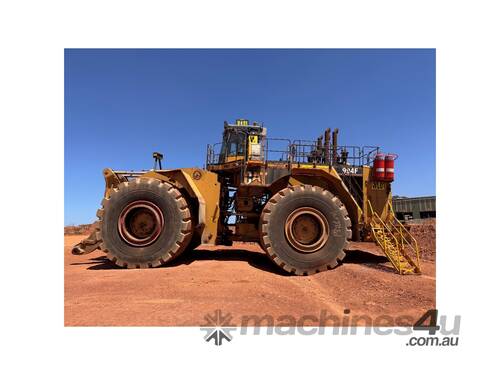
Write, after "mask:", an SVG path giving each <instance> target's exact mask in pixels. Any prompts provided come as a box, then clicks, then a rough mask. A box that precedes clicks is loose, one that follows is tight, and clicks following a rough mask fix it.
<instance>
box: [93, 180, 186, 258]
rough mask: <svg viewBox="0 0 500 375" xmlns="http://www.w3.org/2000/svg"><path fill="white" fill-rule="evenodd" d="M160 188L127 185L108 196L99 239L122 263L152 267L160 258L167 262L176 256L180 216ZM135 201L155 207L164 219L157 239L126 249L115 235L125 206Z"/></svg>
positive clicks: (173, 203) (126, 246)
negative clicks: (144, 202)
mask: <svg viewBox="0 0 500 375" xmlns="http://www.w3.org/2000/svg"><path fill="white" fill-rule="evenodd" d="M162 184H163V183H162V182H152V183H141V184H135V183H130V184H128V186H126V187H123V188H121V189H119V190H118V192H115V193H114V194H112V195H111V197H110V199H109V201H108V204H107V207H106V208H105V211H104V217H103V224H102V237H103V242H104V244H105V247H106V248H107V249H108V250H109V251H111V252H112V253H113V255H115V256H116V257H117V258H119V259H120V260H121V261H122V262H125V263H128V264H141V263H152V262H154V261H156V260H158V259H159V258H165V259H168V258H170V257H173V256H174V255H175V249H176V248H177V247H178V246H177V245H176V241H177V235H176V234H177V233H180V231H181V229H182V216H181V214H180V212H179V209H178V206H177V204H176V201H175V198H174V197H172V196H171V195H170V194H168V192H167V190H168V187H166V186H162ZM168 186H169V187H170V185H168ZM138 200H145V201H149V202H151V203H154V204H155V205H156V206H157V207H158V208H159V209H160V210H161V212H162V214H163V218H164V225H163V228H162V230H161V232H160V235H159V237H158V238H157V239H156V240H155V241H154V242H153V243H152V244H151V245H149V246H145V247H136V246H131V245H129V244H128V243H127V242H125V241H124V240H123V239H122V238H121V236H120V234H119V231H118V221H119V216H120V213H121V212H122V210H123V209H124V208H125V207H126V206H127V205H128V204H130V203H132V202H134V201H138Z"/></svg>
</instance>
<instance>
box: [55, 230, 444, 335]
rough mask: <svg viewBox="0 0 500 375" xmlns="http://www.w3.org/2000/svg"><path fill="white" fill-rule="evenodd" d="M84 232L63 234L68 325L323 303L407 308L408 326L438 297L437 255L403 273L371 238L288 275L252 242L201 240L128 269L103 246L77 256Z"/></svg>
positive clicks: (301, 311) (198, 321)
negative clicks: (206, 244)
mask: <svg viewBox="0 0 500 375" xmlns="http://www.w3.org/2000/svg"><path fill="white" fill-rule="evenodd" d="M83 238H85V236H83V235H67V236H65V238H64V244H65V247H64V276H65V301H64V309H65V325H66V326H199V325H203V324H204V323H205V319H204V316H205V315H206V314H213V312H214V311H215V310H217V309H221V310H222V312H223V313H231V315H232V317H233V320H232V322H233V323H235V324H237V325H239V324H241V317H242V316H243V315H251V314H257V315H259V316H263V315H266V314H270V315H272V316H273V317H274V319H277V320H279V316H282V315H291V316H293V317H294V318H295V319H299V318H300V316H303V315H306V314H307V315H314V316H316V317H319V316H320V313H321V311H322V310H325V311H326V312H327V313H328V314H333V315H336V316H337V317H342V316H347V317H350V318H352V317H354V316H360V315H367V316H368V318H369V319H372V321H373V319H375V318H376V317H377V316H380V315H389V316H391V317H393V318H395V317H402V316H403V315H404V316H406V318H404V322H406V325H408V324H409V323H413V322H415V321H416V320H417V319H418V318H419V317H420V316H421V315H422V314H423V313H424V312H425V311H427V310H428V309H431V308H434V307H435V303H436V299H435V296H436V281H435V264H434V262H433V261H432V260H428V259H424V260H423V261H422V269H423V274H422V275H420V276H400V275H398V274H396V273H395V272H394V270H393V269H392V268H391V265H390V263H388V262H387V261H386V259H385V257H383V256H381V253H380V251H379V249H378V248H377V247H376V246H375V245H374V244H372V243H353V244H352V246H351V250H350V251H349V252H348V254H347V256H346V258H345V259H344V263H343V264H342V265H341V266H339V267H337V268H336V269H334V270H331V271H327V272H322V273H319V274H316V275H313V276H300V277H298V276H288V275H284V274H282V273H281V271H280V270H279V269H277V268H276V267H275V266H274V264H273V263H272V262H271V261H270V260H269V259H268V258H267V256H266V255H265V253H264V252H263V251H262V250H261V249H260V247H259V246H258V245H253V244H236V245H233V246H232V247H223V246H218V247H216V248H203V247H200V248H198V249H196V250H194V251H193V252H191V253H190V254H184V255H183V257H182V259H179V260H178V261H177V263H175V264H172V265H169V266H166V267H160V268H155V269H130V270H128V269H120V268H118V267H116V266H115V265H114V264H112V263H111V262H109V261H108V260H107V259H106V257H105V256H104V253H102V252H101V251H95V252H93V253H90V254H87V255H83V256H75V255H72V254H71V247H72V246H73V245H74V244H76V243H77V242H79V241H80V240H82V239H83ZM344 309H350V313H349V314H348V315H345V314H344ZM363 322H365V320H363V321H361V323H358V324H357V325H366V323H363ZM313 325H317V323H316V324H313ZM325 325H339V324H337V323H335V322H326V323H325ZM340 325H344V324H340ZM347 325H356V324H353V323H349V322H348V323H347ZM368 325H371V324H368ZM376 325H394V324H390V323H384V322H383V321H379V322H378V323H377V324H376ZM395 325H399V324H395Z"/></svg>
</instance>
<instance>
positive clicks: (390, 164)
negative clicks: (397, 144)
mask: <svg viewBox="0 0 500 375" xmlns="http://www.w3.org/2000/svg"><path fill="white" fill-rule="evenodd" d="M397 158H398V156H397V155H395V154H387V155H385V178H384V180H385V181H387V182H392V181H394V160H396V159H397Z"/></svg>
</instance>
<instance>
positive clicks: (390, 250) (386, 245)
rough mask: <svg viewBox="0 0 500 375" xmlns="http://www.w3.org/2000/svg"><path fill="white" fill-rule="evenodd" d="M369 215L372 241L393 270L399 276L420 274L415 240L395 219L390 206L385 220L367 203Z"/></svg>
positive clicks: (418, 255)
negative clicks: (381, 251)
mask: <svg viewBox="0 0 500 375" xmlns="http://www.w3.org/2000/svg"><path fill="white" fill-rule="evenodd" d="M368 206H369V208H370V213H371V222H370V223H371V224H370V226H371V232H372V235H373V239H374V240H375V242H376V243H377V244H378V246H379V247H380V248H381V249H382V250H383V251H384V253H385V255H386V256H387V258H388V259H389V260H390V262H391V263H392V265H393V266H394V268H395V269H396V270H397V271H398V272H399V273H400V274H401V275H408V274H419V273H420V254H419V248H418V243H417V240H416V239H415V238H414V237H413V236H412V235H411V234H410V232H408V230H407V229H406V228H405V227H404V225H403V224H402V223H401V222H400V221H399V220H398V219H396V216H395V215H394V211H393V209H392V205H391V204H390V203H389V209H390V213H389V215H388V219H387V220H385V221H384V220H382V218H381V217H380V216H379V215H378V214H377V213H376V212H375V211H374V210H373V208H372V205H371V203H370V202H369V201H368Z"/></svg>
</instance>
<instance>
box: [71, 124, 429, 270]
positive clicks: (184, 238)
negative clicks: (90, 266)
mask: <svg viewBox="0 0 500 375" xmlns="http://www.w3.org/2000/svg"><path fill="white" fill-rule="evenodd" d="M153 156H154V158H155V167H154V169H152V170H147V171H116V170H112V169H108V168H107V169H105V170H104V179H105V182H106V189H105V194H104V198H103V200H102V203H101V208H99V209H98V210H97V217H98V218H99V222H98V223H99V225H98V229H97V230H96V231H95V232H94V233H92V235H91V236H90V237H89V238H87V239H86V240H84V241H82V242H81V243H79V244H78V245H76V246H75V247H74V248H73V250H72V252H73V254H86V253H89V252H91V251H94V250H96V249H100V250H102V251H103V252H105V253H106V255H107V257H108V258H109V259H110V260H111V261H112V262H114V263H116V264H117V265H119V266H121V267H127V268H148V267H157V266H161V265H163V264H167V263H169V262H171V261H172V260H173V259H175V258H177V257H178V256H181V254H182V253H183V252H185V251H190V250H192V249H194V248H196V247H197V246H199V245H203V246H214V245H231V244H232V243H233V241H242V242H256V243H260V245H261V246H262V248H263V249H264V251H265V252H266V253H267V255H268V256H269V258H270V259H271V260H272V261H273V262H274V263H275V264H276V265H277V266H279V267H281V268H282V269H283V270H285V271H286V272H288V273H291V274H295V275H309V274H312V273H316V272H320V271H325V270H329V269H333V268H335V267H336V266H337V265H338V264H339V263H340V262H341V261H342V259H343V258H344V256H345V254H346V253H345V252H346V250H348V247H349V243H350V241H374V242H376V243H377V244H378V245H379V246H380V248H381V249H382V250H383V252H384V253H385V254H386V256H387V258H388V259H389V260H390V262H391V263H392V264H393V266H394V268H395V269H396V270H397V272H399V273H400V274H411V273H420V265H419V250H418V244H417V242H416V241H415V239H414V238H413V237H412V236H411V235H410V233H409V232H408V231H407V230H406V228H405V227H404V226H403V225H402V224H401V223H400V222H399V221H398V220H397V219H396V217H395V215H394V213H393V210H392V205H391V200H392V197H391V182H392V180H393V178H394V159H395V157H394V155H392V154H387V155H385V154H382V152H381V149H380V148H379V147H377V146H363V147H360V146H343V145H342V146H341V145H339V144H338V129H335V130H334V131H333V132H332V131H331V130H330V129H327V130H326V131H325V132H324V134H322V135H321V136H320V137H318V138H317V139H316V140H313V141H304V140H289V139H284V138H270V137H268V136H267V129H266V128H265V127H264V126H263V125H262V124H260V123H256V122H252V123H250V121H248V120H245V119H238V120H236V122H235V123H234V124H230V123H228V122H225V123H224V132H223V136H222V142H221V143H217V144H214V145H208V146H207V155H206V165H205V168H203V169H201V168H183V169H162V167H161V160H162V155H161V154H160V153H154V154H153ZM384 163H385V164H384Z"/></svg>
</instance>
